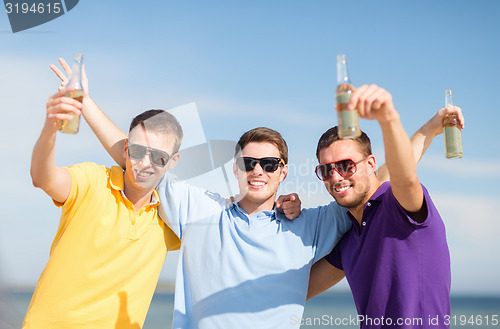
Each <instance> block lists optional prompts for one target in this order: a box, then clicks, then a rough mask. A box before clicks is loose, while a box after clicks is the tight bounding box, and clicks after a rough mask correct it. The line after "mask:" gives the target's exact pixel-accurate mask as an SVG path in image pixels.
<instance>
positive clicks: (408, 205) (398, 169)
mask: <svg viewBox="0 0 500 329" xmlns="http://www.w3.org/2000/svg"><path fill="white" fill-rule="evenodd" d="M381 128H382V135H383V137H384V147H385V160H386V165H387V170H388V172H389V175H390V181H391V188H392V193H393V194H394V197H395V198H396V200H398V202H399V204H400V205H401V206H402V207H403V208H404V209H405V210H406V211H409V212H416V211H419V210H420V209H421V207H422V204H423V193H422V187H421V185H420V182H419V181H418V176H417V165H416V163H415V161H414V159H415V156H414V154H413V148H412V145H411V142H410V139H409V138H408V136H407V135H406V132H405V131H404V128H403V125H402V124H401V121H400V120H399V115H398V116H397V118H396V119H394V120H390V121H387V122H384V123H381Z"/></svg>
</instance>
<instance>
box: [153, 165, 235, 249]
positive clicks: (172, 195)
mask: <svg viewBox="0 0 500 329" xmlns="http://www.w3.org/2000/svg"><path fill="white" fill-rule="evenodd" d="M158 194H159V196H160V209H159V214H160V217H161V218H162V219H163V221H164V222H165V223H166V224H167V225H168V226H169V227H170V228H171V229H172V230H173V231H174V232H175V234H176V235H177V236H178V237H179V238H180V239H182V235H183V231H184V230H185V228H186V227H187V225H188V224H189V223H194V222H196V221H200V220H203V219H205V218H208V217H212V216H214V215H218V214H220V213H221V212H222V211H223V210H224V209H225V207H227V206H228V204H227V202H226V199H225V198H223V197H221V196H220V195H219V194H217V193H212V192H210V191H207V190H205V189H202V188H199V187H195V186H191V185H189V184H187V183H186V182H184V181H180V180H177V178H176V177H175V175H173V174H171V173H168V172H167V173H166V174H165V176H164V177H163V179H162V180H161V182H160V184H159V185H158Z"/></svg>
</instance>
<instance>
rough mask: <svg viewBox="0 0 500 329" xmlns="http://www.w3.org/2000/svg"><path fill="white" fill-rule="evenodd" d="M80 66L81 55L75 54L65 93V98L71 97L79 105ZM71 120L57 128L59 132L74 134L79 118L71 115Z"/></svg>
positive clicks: (81, 94)
mask: <svg viewBox="0 0 500 329" xmlns="http://www.w3.org/2000/svg"><path fill="white" fill-rule="evenodd" d="M82 65H83V55H82V54H76V55H75V58H74V60H73V67H72V71H71V77H70V78H69V82H68V84H67V85H66V88H65V91H67V92H68V93H67V94H66V97H71V98H73V99H76V100H77V101H79V102H80V103H81V102H82V100H83V87H82ZM71 115H72V116H73V118H72V119H71V120H64V121H63V122H62V123H61V126H60V127H59V131H61V132H63V133H68V134H76V133H77V132H78V129H79V127H80V116H79V115H76V114H73V113H71Z"/></svg>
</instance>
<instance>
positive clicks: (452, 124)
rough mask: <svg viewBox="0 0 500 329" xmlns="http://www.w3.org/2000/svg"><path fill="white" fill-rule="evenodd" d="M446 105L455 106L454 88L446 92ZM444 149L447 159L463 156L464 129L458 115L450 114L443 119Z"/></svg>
mask: <svg viewBox="0 0 500 329" xmlns="http://www.w3.org/2000/svg"><path fill="white" fill-rule="evenodd" d="M444 96H445V106H446V107H448V106H453V90H451V89H448V90H445V92H444ZM443 135H444V150H445V156H446V158H447V159H459V158H461V157H462V156H463V148H462V131H461V130H460V126H459V122H458V115H456V114H449V115H447V116H445V117H444V119H443Z"/></svg>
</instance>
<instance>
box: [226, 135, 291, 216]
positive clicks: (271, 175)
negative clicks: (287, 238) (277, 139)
mask: <svg viewBox="0 0 500 329" xmlns="http://www.w3.org/2000/svg"><path fill="white" fill-rule="evenodd" d="M237 157H252V158H257V159H261V158H268V157H274V158H280V152H279V150H278V148H277V147H276V146H275V145H274V144H272V143H267V142H251V143H248V144H247V145H246V146H245V147H244V148H243V149H242V150H241V153H240V154H239V155H237ZM233 171H234V175H235V177H236V179H237V180H238V185H239V188H240V196H242V199H241V201H240V202H239V204H240V207H241V208H242V209H243V210H245V211H246V212H247V213H248V214H252V213H255V212H257V211H262V210H271V209H272V208H273V206H274V201H275V198H276V192H277V191H278V187H279V184H280V183H281V182H282V181H283V180H284V179H285V177H286V174H287V172H288V165H280V166H279V167H278V169H277V170H276V171H274V172H266V171H264V170H263V169H262V167H261V165H260V164H256V165H255V167H254V169H253V170H251V171H244V170H241V169H240V168H239V167H238V165H237V164H236V162H235V163H234V165H233Z"/></svg>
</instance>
